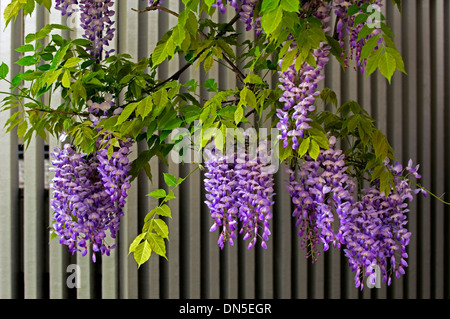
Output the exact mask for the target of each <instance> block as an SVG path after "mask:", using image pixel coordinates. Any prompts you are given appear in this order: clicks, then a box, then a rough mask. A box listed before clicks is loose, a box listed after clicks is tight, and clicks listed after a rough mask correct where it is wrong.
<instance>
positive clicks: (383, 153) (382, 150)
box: [372, 130, 389, 161]
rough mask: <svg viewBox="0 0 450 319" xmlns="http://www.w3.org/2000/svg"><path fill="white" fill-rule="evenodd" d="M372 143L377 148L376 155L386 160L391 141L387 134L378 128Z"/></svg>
mask: <svg viewBox="0 0 450 319" xmlns="http://www.w3.org/2000/svg"><path fill="white" fill-rule="evenodd" d="M372 143H373V148H374V150H375V156H376V157H378V158H379V159H380V160H382V161H384V159H385V158H386V157H387V156H388V153H389V143H388V141H387V138H386V136H384V134H383V133H382V132H381V131H380V130H376V131H375V132H374V134H373V137H372Z"/></svg>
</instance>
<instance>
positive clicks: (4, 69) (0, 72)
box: [0, 62, 9, 79]
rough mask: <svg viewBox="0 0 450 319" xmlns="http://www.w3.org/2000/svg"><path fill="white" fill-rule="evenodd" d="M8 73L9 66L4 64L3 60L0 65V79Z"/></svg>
mask: <svg viewBox="0 0 450 319" xmlns="http://www.w3.org/2000/svg"><path fill="white" fill-rule="evenodd" d="M8 73H9V67H8V65H6V64H5V62H3V63H2V64H1V65H0V79H4V78H6V76H7V75H8Z"/></svg>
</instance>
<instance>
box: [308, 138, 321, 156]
mask: <svg viewBox="0 0 450 319" xmlns="http://www.w3.org/2000/svg"><path fill="white" fill-rule="evenodd" d="M308 153H309V156H311V158H312V159H313V160H315V161H316V160H317V158H318V157H319V155H320V147H319V144H317V142H316V141H314V140H311V143H310V145H309V152H308Z"/></svg>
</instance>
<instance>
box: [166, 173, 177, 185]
mask: <svg viewBox="0 0 450 319" xmlns="http://www.w3.org/2000/svg"><path fill="white" fill-rule="evenodd" d="M164 181H165V182H166V184H167V186H176V185H178V183H177V178H176V177H175V176H173V175H172V174H169V173H164Z"/></svg>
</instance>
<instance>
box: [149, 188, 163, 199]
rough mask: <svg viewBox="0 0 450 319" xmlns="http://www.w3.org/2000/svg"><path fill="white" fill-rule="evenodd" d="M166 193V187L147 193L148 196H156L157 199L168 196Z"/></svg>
mask: <svg viewBox="0 0 450 319" xmlns="http://www.w3.org/2000/svg"><path fill="white" fill-rule="evenodd" d="M166 195H167V194H166V191H165V190H164V189H157V190H154V191H153V192H151V193H149V194H147V196H150V197H154V198H157V199H159V198H164V197H166Z"/></svg>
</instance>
